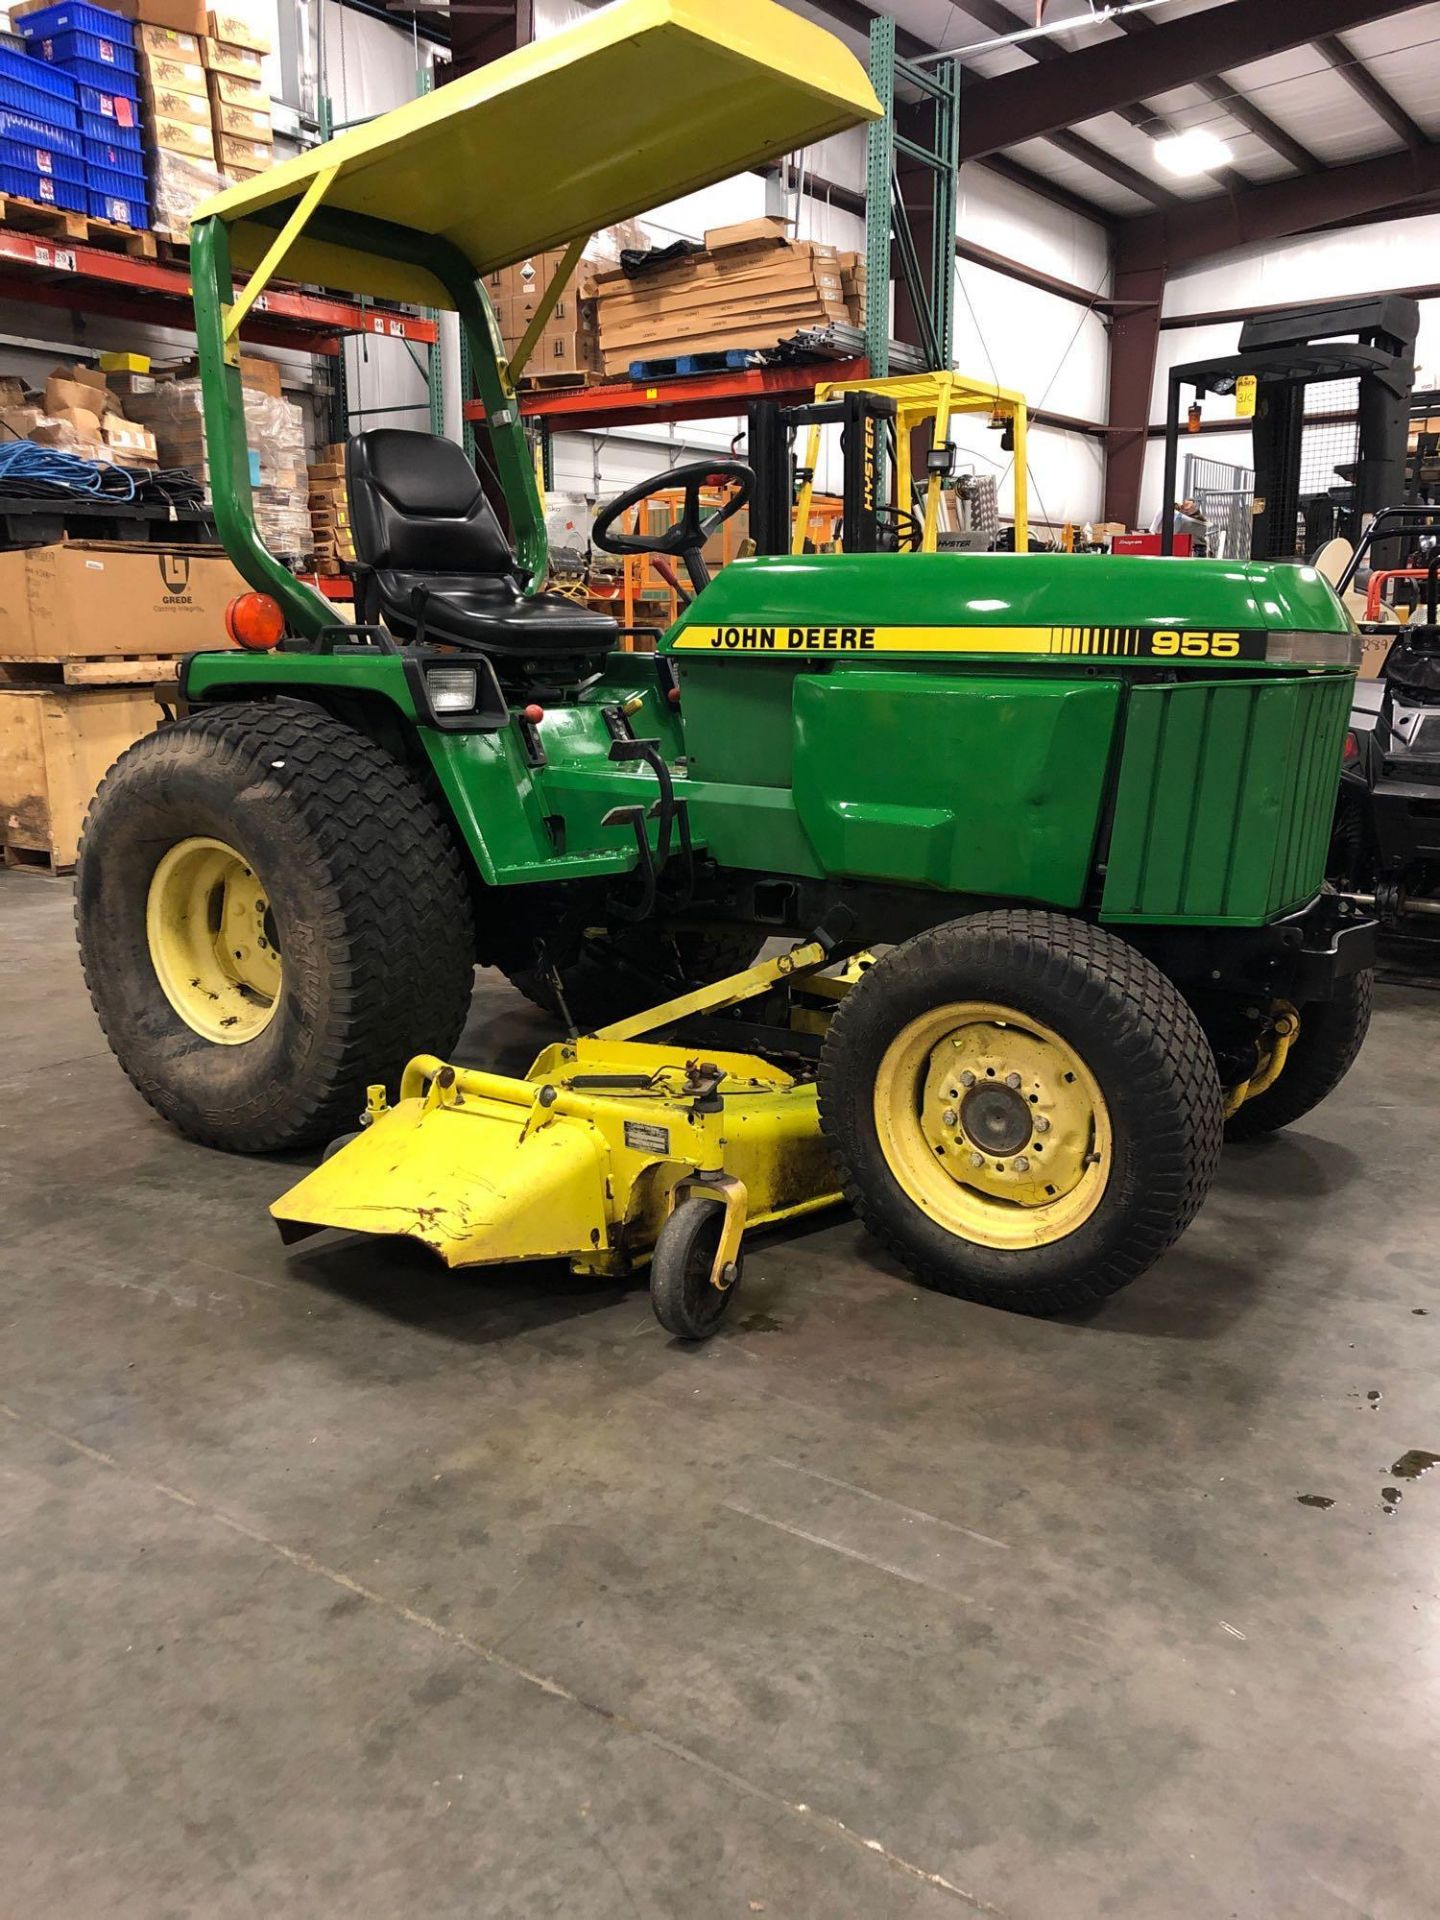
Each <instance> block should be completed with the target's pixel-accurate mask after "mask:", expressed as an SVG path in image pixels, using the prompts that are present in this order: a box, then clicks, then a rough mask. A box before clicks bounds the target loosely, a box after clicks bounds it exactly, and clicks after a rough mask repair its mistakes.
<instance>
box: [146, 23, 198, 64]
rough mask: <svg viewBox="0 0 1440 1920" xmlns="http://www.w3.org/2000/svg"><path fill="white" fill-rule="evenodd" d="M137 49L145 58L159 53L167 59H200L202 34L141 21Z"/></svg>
mask: <svg viewBox="0 0 1440 1920" xmlns="http://www.w3.org/2000/svg"><path fill="white" fill-rule="evenodd" d="M135 49H136V52H137V53H139V55H140V57H141V58H142V59H143V58H144V57H145V55H146V54H158V55H160V56H161V57H163V58H165V59H167V60H194V61H198V60H199V59H200V35H199V34H198V33H178V32H177V31H176V30H175V28H174V27H155V26H151V25H150V24H149V22H148V21H143V20H142V21H141V22H140V24H139V25H138V26H137V27H136V29H135Z"/></svg>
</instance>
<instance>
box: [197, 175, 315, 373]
mask: <svg viewBox="0 0 1440 1920" xmlns="http://www.w3.org/2000/svg"><path fill="white" fill-rule="evenodd" d="M338 172H339V168H338V167H326V168H324V169H323V171H322V172H320V173H317V174H316V175H315V178H314V179H313V180H312V181H311V182H310V184H309V186H308V187H307V188H306V189H305V191H304V193H302V194H301V196H300V198H299V200H298V201H297V202H296V204H295V207H294V209H293V211H292V212H291V214H290V217H289V219H287V220H286V222H285V224H284V226H283V227H281V229H280V231H279V233H277V234H276V236H275V239H274V241H273V243H272V245H271V247H270V249H269V251H268V252H267V253H266V255H265V258H264V259H263V260H262V261H261V262H260V264H259V266H258V267H257V268H256V269H255V271H254V272H253V273H252V274H251V275H250V278H249V279H248V280H247V281H246V282H245V285H244V286H243V287H242V288H241V290H240V297H239V299H238V300H235V301H233V302H232V303H231V304H230V305H229V306H228V307H227V308H226V309H225V358H226V359H227V360H229V359H230V358H231V357H232V355H235V356H238V354H239V351H240V347H239V343H238V341H237V340H236V335H237V334H238V333H239V331H240V323H241V321H242V320H243V319H244V318H245V316H246V314H247V313H249V311H250V309H251V308H252V307H253V306H254V304H255V302H256V301H257V300H258V299H259V298H260V296H261V294H262V293H263V292H264V291H265V289H266V287H268V286H269V284H270V281H271V279H272V277H273V276H274V273H275V269H276V268H277V267H278V266H279V265H280V262H281V261H282V260H283V259H284V258H285V256H286V254H287V253H288V252H289V251H290V248H291V246H292V245H293V244H294V242H295V239H296V236H297V235H298V234H299V233H300V231H301V229H302V228H303V227H304V225H305V222H306V221H307V220H308V219H309V218H310V216H311V214H312V213H313V212H314V211H315V209H316V207H318V206H319V204H320V202H321V201H322V200H323V199H324V198H325V195H326V193H327V191H328V190H329V186H330V182H331V181H332V180H333V179H334V178H335V175H336V174H337V173H338Z"/></svg>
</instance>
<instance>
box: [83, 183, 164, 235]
mask: <svg viewBox="0 0 1440 1920" xmlns="http://www.w3.org/2000/svg"><path fill="white" fill-rule="evenodd" d="M85 211H86V213H88V214H90V215H92V216H93V217H94V218H95V219H96V220H113V221H114V222H115V223H116V225H117V226H121V227H148V226H149V224H150V208H149V205H148V203H147V201H146V199H145V196H144V194H143V193H137V194H136V195H135V196H134V197H133V199H132V198H128V197H127V196H125V195H123V194H118V193H97V192H96V191H95V189H94V187H90V188H89V189H88V190H87V192H86V194H85Z"/></svg>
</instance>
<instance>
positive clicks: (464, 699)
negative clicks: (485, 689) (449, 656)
mask: <svg viewBox="0 0 1440 1920" xmlns="http://www.w3.org/2000/svg"><path fill="white" fill-rule="evenodd" d="M425 686H426V690H427V691H428V692H429V695H430V704H431V706H432V707H433V708H434V709H435V711H436V713H469V711H470V709H471V708H472V707H473V706H474V705H475V697H476V694H477V693H478V692H479V688H480V676H479V675H478V674H477V673H476V671H475V669H474V667H427V668H426V669H425Z"/></svg>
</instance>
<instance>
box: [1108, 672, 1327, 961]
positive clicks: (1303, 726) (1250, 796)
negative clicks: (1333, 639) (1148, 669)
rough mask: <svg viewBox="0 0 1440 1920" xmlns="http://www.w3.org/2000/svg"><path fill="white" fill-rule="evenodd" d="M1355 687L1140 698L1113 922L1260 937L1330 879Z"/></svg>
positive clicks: (1123, 785) (1256, 684)
mask: <svg viewBox="0 0 1440 1920" xmlns="http://www.w3.org/2000/svg"><path fill="white" fill-rule="evenodd" d="M1350 693H1351V681H1350V677H1349V675H1348V674H1346V675H1336V674H1319V673H1317V674H1307V675H1300V676H1295V677H1292V678H1286V679H1271V680H1243V681H1242V680H1227V681H1219V680H1215V681H1203V682H1190V683H1188V684H1181V685H1176V686H1158V687H1157V686H1151V687H1135V688H1133V689H1132V690H1131V693H1130V698H1129V707H1128V714H1127V720H1126V727H1125V745H1124V752H1123V754H1122V757H1121V762H1120V777H1119V785H1118V790H1117V794H1116V803H1115V823H1114V829H1113V832H1112V835H1111V842H1110V853H1109V861H1108V865H1107V868H1106V875H1105V892H1104V897H1103V900H1102V903H1101V918H1102V919H1103V920H1107V921H1126V920H1129V921H1161V922H1165V921H1194V922H1202V923H1210V924H1214V923H1217V922H1219V923H1224V922H1227V921H1228V922H1234V923H1239V924H1244V925H1254V924H1257V923H1259V922H1261V921H1263V920H1266V919H1268V918H1271V917H1273V916H1274V915H1276V914H1280V913H1284V912H1285V911H1286V910H1287V909H1288V908H1291V907H1297V906H1300V905H1302V904H1303V903H1304V902H1305V901H1306V900H1308V899H1310V898H1311V897H1312V896H1313V895H1314V893H1315V892H1316V891H1317V889H1318V888H1319V886H1320V883H1321V880H1322V879H1323V877H1324V871H1325V855H1326V849H1327V846H1328V843H1329V836H1330V827H1331V821H1332V818H1333V815H1334V811H1335V795H1336V791H1337V789H1338V787H1339V782H1340V752H1341V745H1342V742H1343V740H1344V735H1345V725H1346V719H1347V716H1348V714H1349V710H1350Z"/></svg>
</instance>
